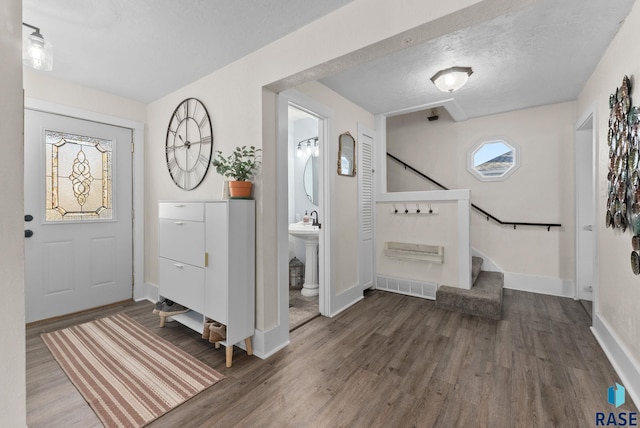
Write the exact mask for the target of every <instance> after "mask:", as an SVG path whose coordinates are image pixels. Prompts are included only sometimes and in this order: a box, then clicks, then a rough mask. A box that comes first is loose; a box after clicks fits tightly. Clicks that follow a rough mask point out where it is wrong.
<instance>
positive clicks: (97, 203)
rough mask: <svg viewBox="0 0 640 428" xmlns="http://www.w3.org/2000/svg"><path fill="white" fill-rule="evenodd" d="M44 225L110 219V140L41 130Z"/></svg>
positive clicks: (111, 153) (111, 212)
mask: <svg viewBox="0 0 640 428" xmlns="http://www.w3.org/2000/svg"><path fill="white" fill-rule="evenodd" d="M45 146H46V154H45V188H46V191H45V194H46V213H45V221H46V222H62V221H95V220H111V219H113V208H112V201H113V175H112V166H113V165H112V162H113V161H112V156H113V149H114V141H112V140H104V139H100V138H93V137H87V136H83V135H73V134H66V133H62V132H58V131H50V130H45Z"/></svg>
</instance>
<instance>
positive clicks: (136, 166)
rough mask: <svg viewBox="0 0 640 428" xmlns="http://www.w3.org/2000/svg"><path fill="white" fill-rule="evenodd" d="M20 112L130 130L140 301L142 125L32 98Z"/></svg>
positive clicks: (135, 288) (135, 295) (141, 295)
mask: <svg viewBox="0 0 640 428" xmlns="http://www.w3.org/2000/svg"><path fill="white" fill-rule="evenodd" d="M24 108H25V109H28V110H35V111H40V112H43V113H50V114H57V115H60V116H68V117H72V118H76V119H82V120H88V121H92V122H98V123H103V124H106V125H113V126H118V127H121V128H128V129H131V131H132V136H133V143H134V147H135V149H134V151H133V159H132V168H133V171H132V179H133V183H132V184H133V201H132V202H133V213H132V216H133V231H132V232H133V300H135V301H140V300H144V299H145V298H146V290H145V283H144V123H142V122H136V121H133V120H129V119H123V118H120V117H115V116H110V115H106V114H102V113H97V112H93V111H88V110H83V109H79V108H75V107H69V106H65V105H61V104H56V103H51V102H48V101H42V100H38V99H35V98H25V99H24Z"/></svg>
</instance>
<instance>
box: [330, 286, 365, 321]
mask: <svg viewBox="0 0 640 428" xmlns="http://www.w3.org/2000/svg"><path fill="white" fill-rule="evenodd" d="M362 299H364V292H363V290H362V287H360V285H359V284H357V285H355V286H353V287H351V288H349V289H348V290H345V291H343V292H342V293H340V294H338V295H336V297H335V299H334V300H333V302H331V315H329V316H330V317H335V316H336V315H338V314H339V313H340V312H343V311H344V310H346V309H348V308H349V307H351V306H353V305H355V304H356V303H358V302H359V301H360V300H362Z"/></svg>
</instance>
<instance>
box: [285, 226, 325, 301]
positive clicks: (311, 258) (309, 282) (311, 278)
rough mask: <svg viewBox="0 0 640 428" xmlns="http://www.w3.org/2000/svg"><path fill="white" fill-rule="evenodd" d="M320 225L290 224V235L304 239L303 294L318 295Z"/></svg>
mask: <svg viewBox="0 0 640 428" xmlns="http://www.w3.org/2000/svg"><path fill="white" fill-rule="evenodd" d="M319 233H320V227H319V226H312V225H310V224H304V223H302V222H299V223H291V224H290V225H289V235H291V236H293V237H295V238H298V239H302V240H303V241H304V245H305V250H306V253H305V258H306V264H307V265H306V266H305V269H304V285H303V286H302V295H303V296H308V297H310V296H317V295H318V294H319V293H318V288H319V285H318V235H319Z"/></svg>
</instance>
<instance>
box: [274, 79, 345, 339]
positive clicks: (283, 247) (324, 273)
mask: <svg viewBox="0 0 640 428" xmlns="http://www.w3.org/2000/svg"><path fill="white" fill-rule="evenodd" d="M289 105H293V106H295V107H296V108H299V109H301V110H303V111H307V112H308V113H310V114H312V115H313V116H315V117H317V118H318V119H319V123H318V127H319V131H320V132H319V134H320V138H321V141H320V149H321V153H322V156H320V165H319V166H320V168H319V169H320V180H321V182H322V190H321V192H320V207H321V209H320V211H321V212H320V219H319V220H320V223H322V229H320V236H319V241H320V251H322V254H321V255H320V257H319V259H320V260H319V270H320V275H319V279H320V281H319V283H320V308H319V309H320V313H321V314H322V315H325V316H330V315H331V313H332V312H331V308H332V306H333V303H334V302H333V300H334V298H335V296H334V295H335V288H334V284H335V277H334V276H335V269H334V264H335V263H334V261H333V260H332V259H331V245H332V243H333V242H334V239H333V233H334V231H333V227H332V223H333V222H332V219H333V211H334V207H333V205H334V204H333V196H332V195H334V194H335V192H334V189H335V177H334V175H335V174H331V173H330V168H331V165H335V164H336V162H337V155H336V156H333V157H332V151H331V150H330V148H331V147H337V144H338V143H337V136H335V137H334V134H335V132H333V130H332V127H333V123H334V122H335V121H334V113H333V111H332V110H331V109H329V108H328V107H326V106H324V105H322V104H320V103H318V102H317V101H314V100H312V99H311V98H309V97H307V96H305V95H304V94H302V93H300V92H298V91H295V90H287V91H284V92H281V93H280V94H279V95H278V136H277V157H278V158H277V159H278V160H277V164H278V165H288V155H289V151H288V149H287V148H288V132H287V126H288V113H287V109H288V107H289ZM334 158H335V159H334ZM277 188H278V190H277V194H278V199H277V202H276V205H277V221H276V222H277V240H278V290H279V300H278V304H279V311H278V313H279V319H280V322H279V325H280V327H281V328H284V327H283V326H286V328H287V330H288V322H286V323H285V322H283V321H284V320H285V319H288V316H289V304H288V300H289V270H288V269H289V245H288V243H289V233H288V226H289V225H288V217H289V216H288V208H287V207H288V195H289V192H288V190H287V189H288V168H277ZM283 333H284V332H283ZM287 335H288V331H287ZM287 337H288V336H287Z"/></svg>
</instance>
